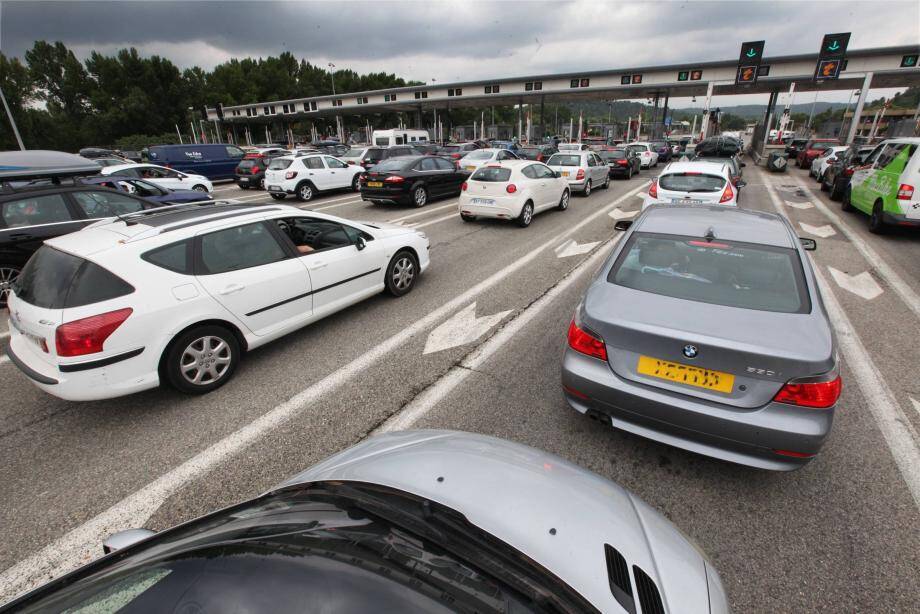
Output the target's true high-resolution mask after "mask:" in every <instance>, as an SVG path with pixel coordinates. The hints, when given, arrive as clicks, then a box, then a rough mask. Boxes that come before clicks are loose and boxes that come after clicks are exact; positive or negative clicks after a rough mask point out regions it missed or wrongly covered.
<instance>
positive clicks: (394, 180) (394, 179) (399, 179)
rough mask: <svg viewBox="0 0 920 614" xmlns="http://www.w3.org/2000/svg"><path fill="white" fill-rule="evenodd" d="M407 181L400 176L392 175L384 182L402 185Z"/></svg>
mask: <svg viewBox="0 0 920 614" xmlns="http://www.w3.org/2000/svg"><path fill="white" fill-rule="evenodd" d="M405 180H406V178H405V177H400V176H399V175H390V176H389V177H387V178H386V179H384V180H383V182H384V183H402V182H403V181H405Z"/></svg>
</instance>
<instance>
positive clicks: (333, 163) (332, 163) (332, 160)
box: [326, 156, 348, 168]
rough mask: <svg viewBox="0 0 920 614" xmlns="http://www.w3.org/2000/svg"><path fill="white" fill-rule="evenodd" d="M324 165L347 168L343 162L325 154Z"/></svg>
mask: <svg viewBox="0 0 920 614" xmlns="http://www.w3.org/2000/svg"><path fill="white" fill-rule="evenodd" d="M326 166H328V167H329V168H348V165H347V164H345V163H344V162H342V161H340V160H336V159H335V158H330V157H329V156H326Z"/></svg>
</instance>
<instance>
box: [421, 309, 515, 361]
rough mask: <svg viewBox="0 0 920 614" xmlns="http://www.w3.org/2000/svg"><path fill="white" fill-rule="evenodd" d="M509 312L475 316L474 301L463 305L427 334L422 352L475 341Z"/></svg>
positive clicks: (435, 350) (438, 350) (426, 352)
mask: <svg viewBox="0 0 920 614" xmlns="http://www.w3.org/2000/svg"><path fill="white" fill-rule="evenodd" d="M509 313H511V311H510V310H508V311H501V312H499V313H496V314H494V315H491V316H483V317H481V318H477V317H476V303H473V304H471V305H469V306H467V307H464V308H463V309H461V310H460V311H458V312H457V313H455V314H454V315H453V316H451V318H450V319H449V320H447V321H446V322H444V323H443V324H441V325H440V326H438V327H437V328H435V329H434V330H433V331H431V334H430V335H428V340H427V341H426V342H425V351H424V352H423V354H431V353H433V352H440V351H442V350H448V349H450V348H452V347H457V346H460V345H466V344H467V343H472V342H473V341H476V340H477V339H479V338H480V337H482V336H483V335H484V334H486V333H487V332H488V331H489V329H490V328H492V327H493V326H495V325H496V324H498V323H499V322H501V321H502V318H504V317H505V316H506V315H508V314H509Z"/></svg>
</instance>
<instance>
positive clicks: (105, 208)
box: [73, 192, 144, 218]
mask: <svg viewBox="0 0 920 614" xmlns="http://www.w3.org/2000/svg"><path fill="white" fill-rule="evenodd" d="M73 198H74V200H75V201H77V205H79V206H80V209H82V210H83V213H85V214H86V217H88V218H95V217H112V216H114V215H126V214H128V213H136V212H138V211H140V210H142V209H143V208H144V206H143V204H142V203H141V201H139V200H135V199H133V198H131V197H130V196H125V195H124V194H118V193H117V192H73Z"/></svg>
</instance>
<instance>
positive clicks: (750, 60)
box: [738, 41, 766, 66]
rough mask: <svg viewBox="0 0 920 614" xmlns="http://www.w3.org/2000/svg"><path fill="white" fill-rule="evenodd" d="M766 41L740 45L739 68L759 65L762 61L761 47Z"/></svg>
mask: <svg viewBox="0 0 920 614" xmlns="http://www.w3.org/2000/svg"><path fill="white" fill-rule="evenodd" d="M765 42H766V41H748V42H746V43H741V55H740V56H738V64H739V65H740V66H750V65H754V66H756V65H757V64H760V60H762V59H763V46H764V43H765Z"/></svg>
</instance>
